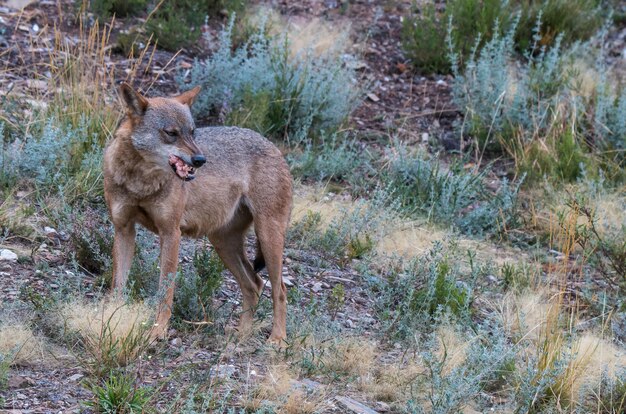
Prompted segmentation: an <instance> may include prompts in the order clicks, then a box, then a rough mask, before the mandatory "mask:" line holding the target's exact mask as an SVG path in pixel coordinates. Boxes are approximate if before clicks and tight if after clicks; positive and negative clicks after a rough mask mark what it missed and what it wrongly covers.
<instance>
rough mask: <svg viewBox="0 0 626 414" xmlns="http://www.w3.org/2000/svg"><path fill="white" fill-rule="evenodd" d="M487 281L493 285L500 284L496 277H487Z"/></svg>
mask: <svg viewBox="0 0 626 414" xmlns="http://www.w3.org/2000/svg"><path fill="white" fill-rule="evenodd" d="M487 280H488V281H490V282H491V283H493V284H498V278H497V277H495V276H494V275H487Z"/></svg>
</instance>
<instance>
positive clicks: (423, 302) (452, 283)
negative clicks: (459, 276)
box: [409, 259, 469, 316]
mask: <svg viewBox="0 0 626 414" xmlns="http://www.w3.org/2000/svg"><path fill="white" fill-rule="evenodd" d="M433 272H434V276H433V277H431V278H429V279H428V281H427V285H426V286H424V287H423V288H421V289H419V290H417V291H416V292H415V294H414V295H413V297H412V298H411V302H410V304H409V310H410V311H411V312H413V313H415V312H426V313H428V314H429V315H430V316H436V315H437V314H438V313H440V312H441V311H442V310H448V311H449V312H450V313H452V314H453V315H456V316H460V315H461V314H462V313H463V312H464V311H466V310H467V309H468V307H469V294H468V291H467V290H466V289H463V288H460V287H458V286H457V281H456V280H455V279H454V278H451V277H450V276H451V272H452V269H451V268H450V264H449V263H448V262H447V261H446V260H445V259H443V260H441V261H439V262H438V263H437V264H436V266H435V267H434V268H433Z"/></svg>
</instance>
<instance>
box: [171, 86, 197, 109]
mask: <svg viewBox="0 0 626 414" xmlns="http://www.w3.org/2000/svg"><path fill="white" fill-rule="evenodd" d="M198 92H200V87H199V86H196V87H195V88H193V89H189V90H188V91H187V92H183V93H181V94H180V95H178V96H175V97H174V99H176V100H177V101H178V102H180V103H182V104H183V105H187V106H188V107H190V108H191V105H193V101H195V100H196V96H198Z"/></svg>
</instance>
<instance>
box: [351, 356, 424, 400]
mask: <svg viewBox="0 0 626 414" xmlns="http://www.w3.org/2000/svg"><path fill="white" fill-rule="evenodd" d="M423 372H424V369H423V367H421V366H420V365H419V364H418V363H417V362H416V361H414V360H410V361H408V362H406V363H402V362H400V361H399V362H398V363H395V364H389V365H383V364H381V365H377V366H376V367H375V368H374V369H373V370H372V372H371V373H370V374H368V375H365V376H363V377H362V378H361V380H360V382H359V389H360V390H361V391H363V392H365V393H366V394H367V395H368V396H369V397H370V399H372V400H377V401H387V402H405V401H406V400H407V398H408V392H407V391H408V388H409V387H410V385H411V384H412V383H413V382H415V380H416V378H417V377H418V376H419V375H420V374H422V373H423Z"/></svg>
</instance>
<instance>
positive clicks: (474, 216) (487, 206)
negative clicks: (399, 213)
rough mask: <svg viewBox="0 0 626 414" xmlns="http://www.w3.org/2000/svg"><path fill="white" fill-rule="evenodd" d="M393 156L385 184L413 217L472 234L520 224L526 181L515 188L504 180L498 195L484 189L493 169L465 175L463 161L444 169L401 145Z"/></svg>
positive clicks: (495, 231) (384, 174) (384, 173)
mask: <svg viewBox="0 0 626 414" xmlns="http://www.w3.org/2000/svg"><path fill="white" fill-rule="evenodd" d="M389 158H390V159H389V165H388V168H387V170H386V171H384V172H383V181H384V182H385V183H386V184H387V185H388V186H389V188H393V190H394V191H393V193H392V195H393V197H394V198H395V199H397V200H399V202H400V205H401V206H402V207H403V210H404V211H405V212H407V213H408V214H412V215H415V214H417V215H426V216H427V217H428V219H429V220H432V221H434V222H440V223H446V224H453V225H454V226H455V227H456V228H458V229H459V230H460V231H462V232H463V233H467V234H479V235H480V234H496V233H501V232H503V231H505V230H506V229H507V228H509V227H511V226H514V225H515V224H516V222H515V220H516V217H517V210H518V204H517V203H518V201H517V193H518V191H519V185H520V184H521V180H520V181H519V182H518V183H516V184H510V183H509V182H508V181H507V180H503V182H502V184H501V186H500V189H499V190H498V191H497V192H495V194H494V192H493V191H491V190H489V189H487V187H486V185H485V176H486V174H487V172H488V168H486V169H484V170H483V171H482V172H478V171H476V170H474V171H471V170H470V171H466V170H465V169H463V166H462V165H461V164H458V163H457V164H453V165H451V166H450V167H449V168H444V167H443V166H442V165H441V164H440V163H439V162H438V161H432V160H428V159H427V158H426V157H425V156H424V155H423V154H420V153H411V152H410V151H409V150H408V149H407V148H406V147H405V146H403V145H397V146H396V151H395V152H394V153H393V154H390V155H389Z"/></svg>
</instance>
